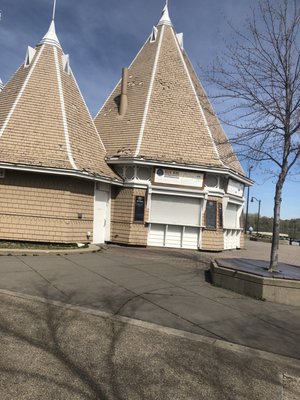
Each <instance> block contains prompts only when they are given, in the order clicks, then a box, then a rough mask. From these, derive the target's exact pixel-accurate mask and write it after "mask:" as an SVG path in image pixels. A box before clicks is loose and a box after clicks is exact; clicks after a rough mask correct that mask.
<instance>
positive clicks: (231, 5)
mask: <svg viewBox="0 0 300 400" xmlns="http://www.w3.org/2000/svg"><path fill="white" fill-rule="evenodd" d="M249 3H250V2H249V0H222V1H220V0H184V1H183V0H170V1H169V10H170V16H171V19H172V22H173V24H174V26H175V29H176V31H177V32H183V33H184V46H185V50H186V51H187V53H188V55H189V57H190V59H191V61H192V63H193V65H194V67H195V69H196V71H197V72H198V73H199V74H200V70H199V67H198V65H200V66H201V67H203V68H205V67H207V66H209V65H210V63H211V62H212V61H213V59H214V58H215V57H216V56H217V55H218V54H220V53H221V52H222V49H223V48H224V41H226V42H230V41H231V40H232V31H231V28H230V27H229V25H228V21H230V22H231V23H233V25H234V26H236V27H237V28H238V29H240V30H242V29H243V28H244V26H245V24H244V21H245V18H246V17H247V15H249V13H250V8H249V7H250V6H249ZM251 3H252V6H253V4H255V3H254V2H251ZM163 6H164V0H151V1H149V0H126V1H125V0H109V1H107V0H85V1H74V0H57V10H56V30H57V35H58V38H59V39H60V43H61V44H62V47H63V49H64V52H65V53H68V54H70V61H71V67H72V69H73V72H74V74H75V76H76V78H77V81H78V84H79V86H80V88H81V91H82V93H83V95H84V97H85V99H86V102H87V104H88V106H89V108H90V111H91V113H92V115H95V114H96V113H97V111H98V110H99V108H100V107H101V105H102V104H103V102H104V101H105V99H106V97H107V96H108V95H109V94H110V92H111V91H112V89H113V88H114V86H115V84H116V83H117V81H118V80H119V78H120V74H121V69H122V67H123V66H128V65H129V64H130V62H131V61H132V59H133V58H134V57H135V55H136V53H137V52H138V50H139V49H140V47H141V46H142V45H143V44H144V42H145V40H146V38H147V36H148V35H149V34H150V32H151V30H152V26H153V25H155V24H156V23H157V21H158V20H159V17H160V13H161V10H162V8H163ZM0 10H1V11H2V20H1V22H0V54H1V58H0V77H1V78H2V80H3V82H4V83H6V82H7V81H8V79H9V78H10V77H11V75H12V74H13V73H14V72H15V71H16V69H17V68H18V67H19V65H20V64H21V63H22V62H23V60H24V58H25V53H26V49H27V46H28V45H30V46H32V47H34V46H35V45H36V44H37V43H38V42H39V40H40V39H41V38H42V37H43V36H44V34H45V33H46V31H47V30H48V26H49V23H50V19H51V15H52V0H0ZM200 76H201V74H200ZM216 109H217V111H218V108H216ZM244 168H245V170H246V169H247V165H246V164H244ZM252 177H253V179H255V181H256V183H255V185H254V186H253V187H252V188H251V189H250V191H251V192H250V195H253V196H255V197H257V198H258V199H261V200H262V202H261V204H262V205H261V211H262V215H266V216H271V215H272V207H273V197H274V183H273V180H272V178H269V177H268V176H265V175H262V174H261V172H260V171H252ZM299 198H300V179H299V178H298V180H296V179H289V180H288V182H287V183H286V186H285V190H284V193H283V203H282V213H281V215H282V218H300V200H299ZM249 212H253V213H255V212H257V203H256V202H255V203H250V206H249Z"/></svg>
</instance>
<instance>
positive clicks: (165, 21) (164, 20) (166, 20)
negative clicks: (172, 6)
mask: <svg viewBox="0 0 300 400" xmlns="http://www.w3.org/2000/svg"><path fill="white" fill-rule="evenodd" d="M157 25H158V26H160V25H170V26H172V22H171V19H170V16H169V1H168V0H166V5H165V6H164V9H163V11H162V14H161V19H160V20H159V22H158V24H157Z"/></svg>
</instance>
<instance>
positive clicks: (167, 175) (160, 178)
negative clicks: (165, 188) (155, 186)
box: [154, 168, 204, 189]
mask: <svg viewBox="0 0 300 400" xmlns="http://www.w3.org/2000/svg"><path fill="white" fill-rule="evenodd" d="M203 178H204V174H203V173H201V172H190V171H179V170H176V169H167V168H156V169H155V175H154V182H155V183H162V184H164V185H176V186H190V187H195V188H198V189H201V188H202V187H203Z"/></svg>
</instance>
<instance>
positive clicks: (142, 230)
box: [111, 188, 148, 246]
mask: <svg viewBox="0 0 300 400" xmlns="http://www.w3.org/2000/svg"><path fill="white" fill-rule="evenodd" d="M145 195H146V191H145V190H144V189H132V188H122V189H119V188H112V212H111V223H112V224H111V225H112V230H111V241H112V242H115V243H122V244H131V245H141V246H145V245H146V244H147V235H148V228H147V227H146V226H145V224H144V223H136V222H134V221H133V219H134V202H135V196H145ZM146 217H147V209H146V213H145V219H146Z"/></svg>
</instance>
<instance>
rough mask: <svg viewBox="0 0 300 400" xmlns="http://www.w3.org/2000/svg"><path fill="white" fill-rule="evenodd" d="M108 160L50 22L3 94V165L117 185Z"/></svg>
mask: <svg viewBox="0 0 300 400" xmlns="http://www.w3.org/2000/svg"><path fill="white" fill-rule="evenodd" d="M105 154H106V150H105V148H104V145H103V143H102V141H101V139H100V136H99V134H98V132H97V129H96V127H95V125H94V122H93V120H92V118H91V116H90V113H89V111H88V109H87V106H86V104H85V102H84V100H83V98H82V95H81V93H80V90H79V88H78V85H77V83H76V80H75V78H74V76H73V73H72V70H71V68H70V65H69V57H68V56H67V55H65V54H64V53H63V51H62V49H61V46H60V44H59V41H58V39H57V36H56V33H55V25H54V21H52V22H51V25H50V28H49V31H48V32H47V34H46V35H45V36H44V38H43V39H42V41H41V42H40V44H39V45H38V46H37V47H36V48H35V49H33V48H30V47H29V48H28V50H27V54H26V59H25V62H24V64H22V65H21V66H20V68H19V69H18V71H17V72H16V73H15V74H14V75H13V77H12V78H11V80H10V81H9V82H8V83H7V85H6V86H5V87H4V89H3V90H2V91H1V93H0V165H2V167H3V165H5V164H12V165H13V166H16V167H18V168H20V167H21V166H31V167H38V168H41V169H43V168H47V169H55V170H61V171H66V173H70V171H71V172H72V173H73V174H75V175H79V176H93V177H94V176H97V177H104V178H108V179H118V178H117V177H116V175H115V174H114V173H113V171H112V170H111V169H110V168H109V167H108V166H107V164H106V162H105Z"/></svg>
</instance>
